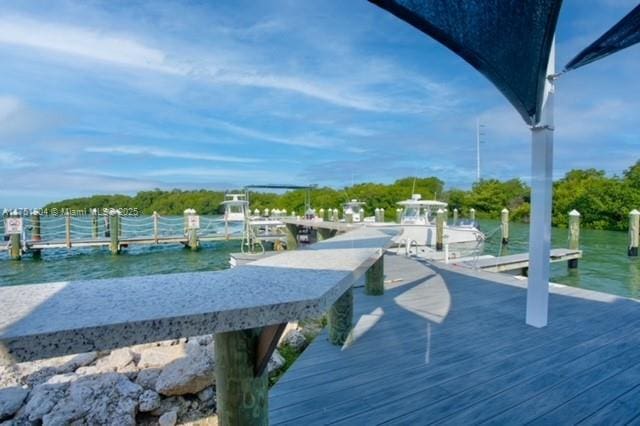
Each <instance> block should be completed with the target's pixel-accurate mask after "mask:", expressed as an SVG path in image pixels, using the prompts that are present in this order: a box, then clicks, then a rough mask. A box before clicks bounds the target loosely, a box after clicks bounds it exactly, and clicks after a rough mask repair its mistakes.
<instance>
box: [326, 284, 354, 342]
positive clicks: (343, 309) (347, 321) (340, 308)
mask: <svg viewBox="0 0 640 426" xmlns="http://www.w3.org/2000/svg"><path fill="white" fill-rule="evenodd" d="M328 322H329V341H330V342H331V343H332V344H334V345H342V344H344V342H345V341H346V340H347V336H349V332H351V328H352V324H353V287H349V290H347V291H346V292H345V293H344V294H343V295H342V296H340V297H339V298H338V300H336V303H334V304H333V306H332V307H331V309H329V315H328Z"/></svg>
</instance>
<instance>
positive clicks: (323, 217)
mask: <svg viewBox="0 0 640 426" xmlns="http://www.w3.org/2000/svg"><path fill="white" fill-rule="evenodd" d="M318 215H319V216H320V219H322V220H327V218H326V217H325V215H324V209H320V210H319V211H318Z"/></svg>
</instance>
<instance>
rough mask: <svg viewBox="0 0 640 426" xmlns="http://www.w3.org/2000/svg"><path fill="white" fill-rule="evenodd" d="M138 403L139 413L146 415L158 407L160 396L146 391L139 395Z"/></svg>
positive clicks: (148, 390)
mask: <svg viewBox="0 0 640 426" xmlns="http://www.w3.org/2000/svg"><path fill="white" fill-rule="evenodd" d="M138 402H139V406H138V409H139V410H140V412H142V413H147V412H150V411H153V410H155V409H156V408H158V407H160V395H158V393H157V392H154V391H152V390H150V389H147V390H146V391H144V392H143V393H142V395H140V399H139V400H138Z"/></svg>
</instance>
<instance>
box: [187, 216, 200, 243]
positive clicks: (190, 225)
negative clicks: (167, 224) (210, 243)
mask: <svg viewBox="0 0 640 426" xmlns="http://www.w3.org/2000/svg"><path fill="white" fill-rule="evenodd" d="M185 211H186V212H188V213H187V246H188V247H189V248H190V249H191V250H198V248H200V241H198V229H200V216H198V215H197V214H196V211H195V210H194V209H188V210H185Z"/></svg>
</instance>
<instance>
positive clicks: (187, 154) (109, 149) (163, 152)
mask: <svg viewBox="0 0 640 426" xmlns="http://www.w3.org/2000/svg"><path fill="white" fill-rule="evenodd" d="M84 150H85V152H92V153H103V154H116V155H142V156H145V155H146V156H151V157H158V158H179V159H184V160H202V161H221V162H228V163H257V162H260V161H262V160H260V159H257V158H247V157H234V156H228V155H211V154H204V153H198V152H191V151H173V150H168V149H159V148H151V147H144V146H124V145H119V146H90V147H87V148H85V149H84Z"/></svg>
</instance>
